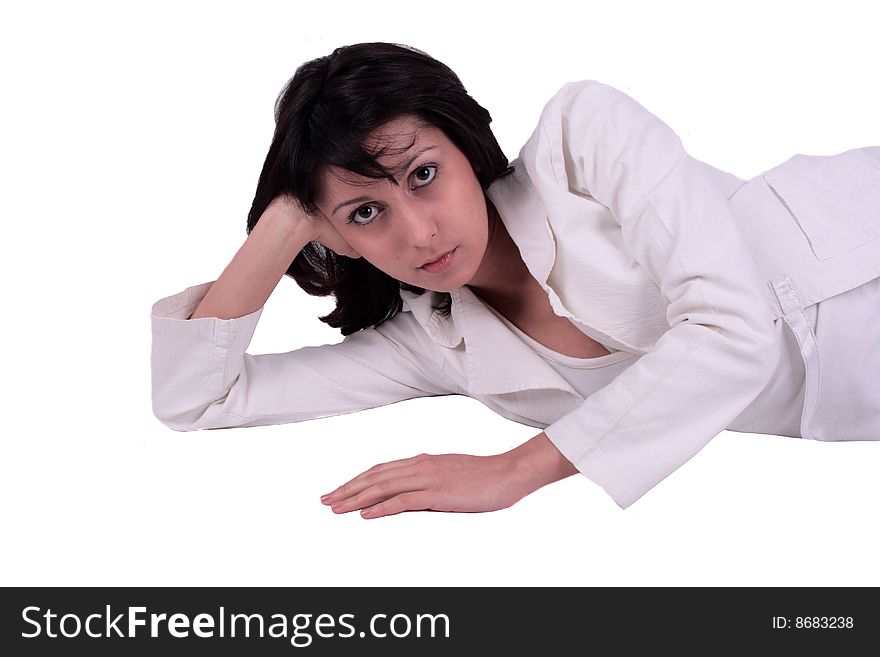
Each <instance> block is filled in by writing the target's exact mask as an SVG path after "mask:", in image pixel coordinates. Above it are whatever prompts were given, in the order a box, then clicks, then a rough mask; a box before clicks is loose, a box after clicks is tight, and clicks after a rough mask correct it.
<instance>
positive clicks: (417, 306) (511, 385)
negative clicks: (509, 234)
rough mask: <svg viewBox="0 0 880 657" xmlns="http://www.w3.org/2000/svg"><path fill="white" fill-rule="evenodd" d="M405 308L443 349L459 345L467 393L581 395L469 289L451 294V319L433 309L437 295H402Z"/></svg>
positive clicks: (438, 298) (405, 292) (403, 291)
mask: <svg viewBox="0 0 880 657" xmlns="http://www.w3.org/2000/svg"><path fill="white" fill-rule="evenodd" d="M400 295H401V298H402V299H403V300H404V303H405V306H404V307H405V309H408V310H409V311H410V312H412V314H413V316H414V317H415V318H416V320H417V321H418V322H419V324H421V325H422V327H423V328H424V329H425V331H426V332H427V334H428V336H429V337H430V338H431V339H432V340H433V341H434V342H435V343H436V344H438V345H440V346H441V347H445V348H447V349H456V348H458V347H459V346H460V345H462V343H463V347H462V348H461V351H462V352H463V355H464V359H463V362H464V368H465V371H464V375H465V377H466V378H467V388H468V391H469V392H471V393H475V394H505V393H511V392H520V391H523V390H533V389H539V388H540V389H547V388H551V389H556V390H560V391H563V392H566V393H569V394H571V395H573V396H574V397H575V398H576V400H577V401H583V397H581V395H580V394H579V393H578V392H577V391H575V390H574V388H572V387H571V385H569V384H568V382H567V381H566V380H565V379H563V378H562V377H561V376H560V375H559V374H558V373H557V372H556V370H554V369H553V368H552V367H550V365H549V364H548V363H547V362H546V361H545V360H544V359H543V358H541V357H540V356H539V355H538V354H536V353H535V352H534V351H532V349H531V348H530V347H529V346H528V345H526V344H524V343H523V342H522V340H520V339H519V338H518V337H517V336H516V335H514V334H513V333H512V332H511V331H510V329H508V328H507V327H506V326H505V325H504V323H503V322H501V320H499V319H498V318H497V317H496V316H495V315H494V314H493V313H492V311H491V310H490V309H489V308H488V307H487V306H486V305H485V303H483V301H482V300H481V299H480V298H479V297H477V296H476V295H475V294H474V293H473V291H471V289H470V288H469V287H467V286H463V287H460V288H458V289H456V290H453V291H452V292H451V293H450V295H451V297H452V306H451V312H450V315H449V317H443V316H442V315H441V313H440V311H438V310H434V309H433V308H432V307H431V306H432V304H436V303H437V302H438V301H439V300H440V295H439V293H436V292H430V291H426V292H425V293H423V294H421V295H417V294H415V293H413V292H409V291H406V290H401V291H400Z"/></svg>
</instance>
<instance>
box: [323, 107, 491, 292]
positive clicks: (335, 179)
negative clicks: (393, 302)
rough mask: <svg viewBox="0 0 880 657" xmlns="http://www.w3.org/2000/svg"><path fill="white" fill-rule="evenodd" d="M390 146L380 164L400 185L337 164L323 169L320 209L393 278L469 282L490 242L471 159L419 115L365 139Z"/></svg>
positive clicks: (438, 286) (433, 284) (440, 287)
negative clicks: (391, 172)
mask: <svg viewBox="0 0 880 657" xmlns="http://www.w3.org/2000/svg"><path fill="white" fill-rule="evenodd" d="M385 145H388V146H390V148H389V150H388V151H387V152H386V154H385V155H384V156H383V157H381V158H379V162H380V163H381V164H382V165H383V166H386V167H388V168H389V169H391V170H392V171H394V173H395V175H397V180H398V182H399V183H400V184H399V186H394V185H393V184H391V182H389V181H388V180H384V179H382V180H375V179H372V178H366V177H362V176H357V175H355V174H353V173H351V172H350V171H346V170H341V169H332V170H330V171H328V172H325V173H324V174H323V175H324V181H323V182H324V184H325V187H324V190H325V193H324V197H323V198H322V199H321V201H320V202H319V203H318V208H319V209H320V210H321V212H322V213H323V214H324V215H325V216H326V217H327V218H328V220H329V221H330V222H331V223H332V224H333V226H334V227H335V228H336V230H337V231H338V232H339V234H340V235H341V236H342V238H343V239H344V240H345V241H346V242H347V243H348V244H349V245H350V246H351V247H352V248H353V249H354V250H355V251H357V252H358V253H359V254H360V255H361V256H362V257H364V258H366V259H367V261H368V262H369V263H370V264H372V265H373V266H375V267H376V268H378V269H380V270H381V271H383V272H385V273H386V274H388V275H389V276H391V277H393V278H396V279H397V280H399V281H403V282H405V283H409V284H410V285H415V286H418V287H421V288H425V289H428V290H435V291H438V292H449V291H451V290H454V289H456V288H458V287H461V286H462V285H465V284H466V283H467V282H468V281H470V280H471V279H472V278H473V276H474V274H475V273H476V271H477V269H478V268H479V266H480V263H481V262H482V260H483V255H484V254H485V252H486V243H487V239H488V219H487V205H486V197H485V194H484V193H483V190H482V189H481V187H480V183H479V181H478V180H477V177H476V175H475V174H474V171H473V168H472V167H471V165H470V162H469V161H468V159H467V158H466V157H465V155H464V154H463V153H462V152H461V151H460V150H459V149H458V147H456V146H455V144H453V143H452V142H451V141H450V140H449V139H448V138H447V137H446V135H445V134H444V132H443V131H442V130H440V129H438V128H434V127H432V126H429V127H424V126H423V125H420V124H419V123H418V120H417V118H416V117H411V116H403V117H400V118H398V119H395V120H393V121H390V122H388V123H387V124H385V125H384V126H383V127H382V128H381V129H379V130H377V131H376V133H374V134H373V135H372V136H371V139H370V140H369V141H368V143H367V144H366V146H367V148H369V149H371V150H373V151H374V152H375V151H376V150H378V147H380V146H385ZM450 251H451V252H452V254H451V256H448V255H447V256H446V257H445V258H443V259H442V260H441V262H440V263H437V264H433V265H432V264H430V263H431V262H432V261H436V260H437V259H438V258H441V256H444V254H447V253H449V252H450ZM426 265H427V266H426Z"/></svg>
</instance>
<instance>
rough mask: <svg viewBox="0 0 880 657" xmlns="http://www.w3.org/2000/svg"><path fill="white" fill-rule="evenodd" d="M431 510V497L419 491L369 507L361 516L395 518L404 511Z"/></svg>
mask: <svg viewBox="0 0 880 657" xmlns="http://www.w3.org/2000/svg"><path fill="white" fill-rule="evenodd" d="M430 508H431V507H430V501H429V496H428V494H427V493H426V491H420V490H417V491H412V492H409V493H401V494H400V495H397V496H396V497H392V498H391V499H390V500H385V501H384V502H379V503H378V504H374V505H373V506H370V507H367V508H366V509H364V510H363V511H361V515H362V516H363V517H364V518H380V517H382V516H393V515H395V514H398V513H403V512H404V511H423V510H425V509H430Z"/></svg>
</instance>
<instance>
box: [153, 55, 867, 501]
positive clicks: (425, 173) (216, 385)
mask: <svg viewBox="0 0 880 657" xmlns="http://www.w3.org/2000/svg"><path fill="white" fill-rule="evenodd" d="M275 115H276V130H275V135H274V138H273V141H272V144H271V147H270V149H269V153H268V155H267V157H266V161H265V164H264V166H263V170H262V173H261V175H260V179H259V184H258V186H257V191H256V195H255V198H254V202H253V206H252V208H251V211H250V214H249V216H248V224H247V228H248V233H249V235H248V238H247V240H246V241H245V244H244V245H243V246H242V247H241V249H240V250H239V252H238V253H237V254H236V256H235V258H234V259H233V260H232V262H230V264H229V265H228V266H227V268H226V269H225V270H224V271H223V273H222V274H221V276H220V277H219V278H218V279H217V280H216V281H212V282H210V283H205V284H202V285H199V286H195V287H190V288H187V289H186V290H185V291H183V292H181V293H179V294H176V295H173V296H171V297H168V298H165V299H162V300H160V301H158V302H156V304H154V306H153V314H152V326H153V353H152V366H153V409H154V413H155V414H156V416H157V417H158V418H159V419H160V420H161V421H162V422H163V423H164V424H166V425H167V426H169V427H171V428H172V429H175V430H180V431H188V430H195V429H205V428H223V427H245V426H258V425H266V424H280V423H286V422H298V421H302V420H307V419H313V418H318V417H326V416H330V415H337V414H340V413H348V412H352V411H356V410H361V409H366V408H373V407H376V406H380V405H383V404H389V403H392V402H396V401H400V400H403V399H409V398H414V397H420V396H427V395H444V394H464V395H468V396H471V397H474V398H475V399H478V400H480V401H481V402H483V403H484V404H486V405H487V406H488V407H489V408H491V409H493V410H494V411H496V412H497V413H499V414H501V415H503V416H504V417H506V418H509V419H512V420H514V421H517V422H520V423H523V424H527V425H529V426H534V427H537V428H541V429H542V431H541V433H539V434H537V435H536V436H535V437H533V438H532V439H531V440H529V441H527V442H526V443H524V444H523V445H521V446H519V447H517V448H515V449H513V450H510V451H509V452H506V453H504V454H499V455H494V456H489V457H481V456H469V455H463V454H445V455H427V454H421V455H419V456H415V457H412V458H408V459H403V460H400V461H393V462H390V463H384V464H381V465H377V466H376V467H374V468H372V469H370V470H368V471H366V472H364V473H363V474H361V475H359V476H358V477H355V478H354V479H352V480H351V481H349V482H348V483H346V484H345V485H343V486H341V487H340V488H339V489H337V490H336V491H333V492H332V493H331V494H329V495H327V496H324V497H323V498H322V501H323V502H324V503H325V504H328V505H330V506H331V508H332V509H333V510H334V511H335V512H339V513H344V512H348V511H354V510H361V512H362V515H363V516H364V517H379V516H383V515H389V514H394V513H399V512H401V511H407V510H418V509H432V510H443V511H490V510H496V509H501V508H505V507H508V506H511V505H512V504H514V503H515V502H516V501H518V500H519V499H521V498H522V497H524V496H525V495H528V494H529V493H531V492H533V491H535V490H537V489H538V488H540V487H542V486H544V485H546V484H548V483H551V482H554V481H558V480H560V479H562V478H565V477H567V476H570V475H572V474H576V473H578V472H580V473H581V474H584V475H585V476H586V477H588V478H589V479H591V480H592V481H594V482H595V483H597V484H599V485H600V486H602V487H603V488H604V489H605V490H606V491H607V492H608V494H609V495H610V496H611V497H612V498H613V499H614V500H615V502H616V503H617V504H618V505H619V506H621V507H622V508H626V507H628V506H629V505H630V504H632V503H633V502H634V501H635V500H637V499H638V498H639V497H641V496H642V495H643V494H644V493H645V492H647V491H648V490H649V489H650V488H652V487H653V486H654V485H656V484H657V483H659V482H660V481H661V480H663V479H664V478H665V477H666V476H668V475H669V474H671V473H672V472H673V471H674V470H675V469H677V468H678V467H679V466H681V465H682V464H683V463H685V462H686V461H687V460H688V459H690V458H691V457H692V456H693V455H694V454H695V453H696V452H697V451H699V450H700V449H701V448H702V447H703V446H705V445H706V444H707V443H708V442H709V440H711V439H712V438H713V437H714V436H715V435H717V434H718V433H720V432H721V431H722V430H724V429H731V430H734V431H748V432H760V433H772V434H778V435H788V436H803V437H807V438H814V439H818V440H859V439H878V438H880V393H878V390H880V386H876V385H871V383H872V382H871V381H870V376H872V375H871V374H870V372H871V370H870V367H871V366H873V367H875V369H874V370H873V371H880V330H878V329H877V328H876V324H877V322H876V321H875V319H876V314H877V309H878V303H880V302H878V300H880V239H878V237H880V211H878V208H880V148H865V149H856V150H853V151H847V152H846V153H842V154H840V155H837V156H833V157H808V156H802V155H797V156H795V157H793V158H791V159H790V160H789V161H787V162H785V163H783V164H782V165H780V166H778V167H775V168H774V169H771V170H769V171H767V172H765V173H764V174H762V175H761V176H758V177H756V178H754V179H752V180H750V181H744V180H740V179H738V178H736V177H735V176H732V175H730V174H728V173H725V172H723V171H719V170H718V169H715V168H713V167H710V166H708V165H707V164H704V163H702V162H700V161H698V160H696V159H694V158H692V157H690V156H689V155H688V154H687V153H686V152H685V151H684V149H683V147H682V144H681V142H680V140H679V138H678V137H677V136H676V134H675V133H674V132H673V131H672V130H671V129H670V128H669V127H668V126H666V124H664V123H663V122H662V121H660V120H659V119H658V118H657V117H655V116H653V115H652V114H650V113H649V112H648V111H647V110H646V109H645V108H643V107H642V106H641V105H639V104H638V103H637V102H635V101H634V100H633V99H632V98H630V97H629V96H627V95H626V94H623V93H622V92H620V91H617V90H616V89H613V88H612V87H609V86H607V85H604V84H601V83H599V82H595V81H592V80H584V81H579V82H572V83H569V84H566V85H564V86H563V87H562V89H560V91H559V92H558V93H557V94H556V95H555V96H554V97H553V98H552V99H551V100H550V101H549V102H548V103H547V105H546V107H545V108H544V110H543V112H542V115H541V118H540V121H539V123H538V126H537V128H536V129H535V131H534V133H533V134H532V136H531V137H530V138H529V140H528V142H527V143H526V144H525V146H524V147H523V149H522V151H521V152H520V157H519V158H518V159H517V160H514V162H513V163H508V161H507V159H506V157H505V156H504V154H503V153H502V151H501V149H500V148H499V147H498V144H497V142H496V140H495V138H494V136H493V135H492V133H491V130H490V128H489V124H490V122H491V117H490V116H489V114H488V112H486V110H484V109H483V108H482V107H481V106H479V105H478V104H477V103H476V102H475V101H474V100H473V99H472V98H471V97H470V96H469V95H468V94H467V92H466V91H465V89H464V88H463V86H462V85H461V82H460V81H459V79H458V78H457V77H456V75H455V74H454V73H453V72H452V71H451V70H449V69H448V68H447V67H446V66H444V65H443V64H441V63H440V62H438V61H436V60H434V59H432V58H430V57H429V56H427V55H426V54H424V53H422V52H421V51H418V50H415V49H412V48H409V47H406V46H399V45H394V44H383V43H366V44H357V45H353V46H348V47H344V48H339V49H337V50H335V51H334V52H333V53H332V54H331V55H329V56H328V57H322V58H319V59H316V60H314V61H311V62H308V63H306V64H304V65H302V66H301V67H300V68H299V69H298V70H297V71H296V74H295V75H294V77H293V78H292V79H291V80H290V81H289V82H288V84H287V86H286V87H285V89H284V90H283V92H282V93H281V95H280V96H279V99H278V102H277V103H276V107H275ZM285 273H286V274H287V275H289V276H291V277H293V278H294V279H295V280H296V281H297V283H298V284H299V285H300V287H302V288H303V289H304V290H305V291H306V292H308V293H310V294H315V295H329V294H332V295H334V296H335V298H336V302H337V306H336V309H335V310H334V311H333V312H332V313H330V314H329V315H328V316H327V317H324V318H322V320H323V321H326V322H327V323H328V324H329V325H331V326H334V327H338V328H340V329H341V331H342V333H343V335H345V336H346V337H345V339H344V340H343V341H342V342H341V343H339V344H336V345H324V346H320V347H304V348H302V349H297V350H295V351H292V352H289V353H286V354H267V355H256V356H254V355H250V354H247V353H246V352H245V349H246V348H247V346H248V344H249V342H250V339H251V336H252V335H253V332H254V330H255V328H256V325H257V321H258V319H259V316H260V314H261V312H262V308H263V305H264V303H265V301H266V299H267V298H268V297H269V295H270V294H271V292H272V290H273V289H274V288H275V286H276V285H277V283H278V281H279V279H280V278H281V276H283V275H284V274H285ZM829 311H831V312H829ZM835 312H836V313H837V315H835V314H834V313H835ZM835 316H839V317H840V319H839V320H837V321H836V322H835V320H834V317H835ZM872 320H874V321H872ZM852 327H854V328H852ZM820 362H821V367H822V369H821V373H822V378H821V380H820V378H819V371H820V370H819V364H820ZM866 373H867V374H866ZM844 379H845V381H844ZM843 382H845V383H846V384H847V387H846V390H844V389H843V387H842V386H841V383H843Z"/></svg>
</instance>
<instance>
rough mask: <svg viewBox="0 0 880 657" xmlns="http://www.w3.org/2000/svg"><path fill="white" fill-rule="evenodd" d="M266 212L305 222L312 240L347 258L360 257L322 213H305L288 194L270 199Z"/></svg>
mask: <svg viewBox="0 0 880 657" xmlns="http://www.w3.org/2000/svg"><path fill="white" fill-rule="evenodd" d="M268 212H273V213H279V214H282V215H284V216H286V217H288V218H289V220H290V221H302V222H305V223H306V224H307V225H308V227H309V230H310V231H311V240H309V241H312V242H319V243H320V244H323V245H324V246H325V247H327V248H328V249H330V250H331V251H333V253H335V254H336V255H343V256H347V257H349V258H360V257H361V254H360V253H358V252H357V251H355V250H354V249H353V248H352V247H351V245H350V244H349V243H348V242H346V241H345V239H343V237H342V235H340V234H339V231H338V230H336V227H335V226H334V225H333V224H332V223H330V220H329V219H328V218H327V217H326V216H324V214H323V213H322V212H320V211H318V214H316V215H306V214H305V213H304V212H303V210H302V208H301V207H300V205H299V203H297V201H296V199H294V198H293V197H291V196H289V195H288V194H279V195H278V196H276V197H275V198H273V199H272V202H271V203H269V205H268V207H267V208H266V210H265V212H264V213H263V214H266V213H268Z"/></svg>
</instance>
